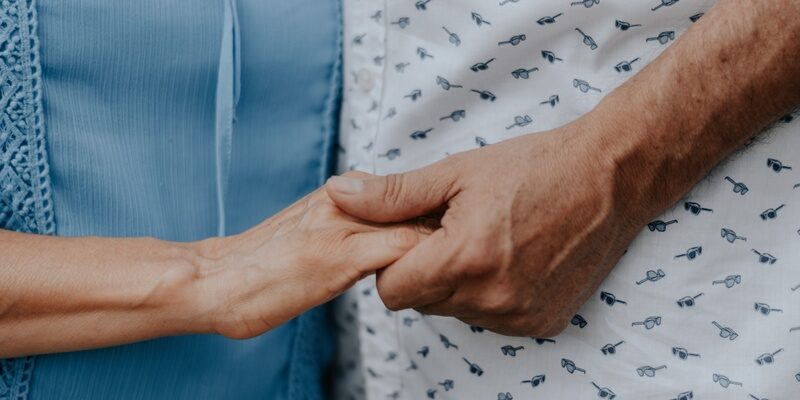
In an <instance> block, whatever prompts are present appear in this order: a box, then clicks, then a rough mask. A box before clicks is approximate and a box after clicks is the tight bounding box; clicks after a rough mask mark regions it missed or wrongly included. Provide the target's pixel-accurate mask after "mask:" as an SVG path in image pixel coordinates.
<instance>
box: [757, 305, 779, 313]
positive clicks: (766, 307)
mask: <svg viewBox="0 0 800 400" xmlns="http://www.w3.org/2000/svg"><path fill="white" fill-rule="evenodd" d="M755 310H756V311H758V312H760V313H761V314H763V315H769V314H770V313H771V312H773V311H774V312H783V310H781V309H780V308H772V307H770V306H769V304H766V303H755Z"/></svg>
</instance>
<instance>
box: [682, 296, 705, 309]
mask: <svg viewBox="0 0 800 400" xmlns="http://www.w3.org/2000/svg"><path fill="white" fill-rule="evenodd" d="M702 295H703V293H699V294H697V295H695V296H684V297H682V298H681V299H680V300H678V301H677V303H678V306H679V307H681V308H683V307H694V304H695V300H697V298H698V297H700V296H702Z"/></svg>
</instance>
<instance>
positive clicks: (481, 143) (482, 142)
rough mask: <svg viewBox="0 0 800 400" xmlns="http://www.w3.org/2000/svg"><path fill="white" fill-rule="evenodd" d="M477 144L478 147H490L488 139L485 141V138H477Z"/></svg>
mask: <svg viewBox="0 0 800 400" xmlns="http://www.w3.org/2000/svg"><path fill="white" fill-rule="evenodd" d="M475 144H476V145H477V146H478V147H486V146H488V145H489V142H487V141H486V139H484V138H482V137H480V136H475Z"/></svg>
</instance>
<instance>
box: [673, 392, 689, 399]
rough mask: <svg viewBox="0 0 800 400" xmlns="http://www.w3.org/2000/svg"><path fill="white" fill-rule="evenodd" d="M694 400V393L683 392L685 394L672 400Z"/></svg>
mask: <svg viewBox="0 0 800 400" xmlns="http://www.w3.org/2000/svg"><path fill="white" fill-rule="evenodd" d="M693 398H694V393H692V392H683V393H681V394H679V395H678V396H677V397H675V398H674V399H670V400H691V399H693Z"/></svg>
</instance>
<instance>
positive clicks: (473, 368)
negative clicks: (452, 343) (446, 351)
mask: <svg viewBox="0 0 800 400" xmlns="http://www.w3.org/2000/svg"><path fill="white" fill-rule="evenodd" d="M461 359H462V360H464V362H465V363H467V365H469V373H471V374H474V375H478V376H481V375H483V369H482V368H481V367H480V366H479V365H478V364H475V363H472V362H470V361H469V360H467V359H466V357H461Z"/></svg>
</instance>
